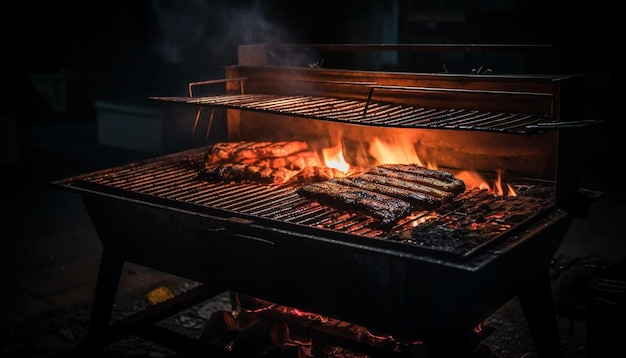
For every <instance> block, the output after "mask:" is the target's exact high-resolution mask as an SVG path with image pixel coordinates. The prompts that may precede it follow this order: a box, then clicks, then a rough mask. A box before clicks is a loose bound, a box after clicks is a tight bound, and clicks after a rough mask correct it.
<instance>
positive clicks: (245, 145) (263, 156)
mask: <svg viewBox="0 0 626 358" xmlns="http://www.w3.org/2000/svg"><path fill="white" fill-rule="evenodd" d="M308 148H309V146H308V144H307V143H306V142H301V141H281V142H245V141H241V142H221V143H216V144H214V145H213V146H212V147H211V149H210V150H209V153H208V155H207V160H206V161H205V163H204V168H202V169H201V170H200V177H201V178H203V179H208V180H226V181H254V182H258V183H263V184H283V183H286V182H288V181H289V180H291V178H293V177H294V176H295V175H296V174H298V173H300V172H302V171H303V170H304V169H305V168H307V167H321V163H320V160H319V158H318V156H317V153H316V152H314V151H310V150H307V149H308ZM310 172H311V171H307V173H308V174H309V175H306V174H303V175H302V176H301V177H300V178H299V180H303V181H304V180H314V179H315V178H320V179H317V180H324V179H321V178H323V175H321V173H318V174H319V175H317V176H315V175H313V174H311V173H310Z"/></svg>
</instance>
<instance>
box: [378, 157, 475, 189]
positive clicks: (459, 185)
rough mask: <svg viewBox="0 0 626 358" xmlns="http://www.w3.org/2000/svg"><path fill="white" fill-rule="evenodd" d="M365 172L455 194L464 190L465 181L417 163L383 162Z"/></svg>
mask: <svg viewBox="0 0 626 358" xmlns="http://www.w3.org/2000/svg"><path fill="white" fill-rule="evenodd" d="M366 173H369V174H377V175H381V176H385V177H388V178H396V179H400V180H403V181H406V182H411V183H419V184H422V185H425V186H429V187H431V188H434V189H439V190H443V191H447V192H450V193H453V194H455V195H456V194H460V193H462V192H464V191H465V183H464V182H463V181H462V180H460V179H458V178H456V177H455V176H454V175H452V174H451V173H449V172H446V171H443V170H435V169H428V168H426V167H422V166H420V165H417V164H384V165H379V166H376V167H373V168H370V169H368V170H367V172H366Z"/></svg>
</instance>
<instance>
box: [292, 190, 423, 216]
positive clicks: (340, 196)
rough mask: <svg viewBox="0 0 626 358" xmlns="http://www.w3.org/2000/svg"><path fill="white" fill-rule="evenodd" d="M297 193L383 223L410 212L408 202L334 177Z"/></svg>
mask: <svg viewBox="0 0 626 358" xmlns="http://www.w3.org/2000/svg"><path fill="white" fill-rule="evenodd" d="M298 192H299V193H300V194H301V195H302V196H304V197H306V198H309V199H311V200H314V201H317V202H319V203H320V204H322V205H327V206H330V207H334V208H338V209H340V210H351V211H355V212H360V213H363V214H365V215H369V216H372V217H374V218H376V219H378V220H380V222H381V224H382V225H390V224H394V223H395V222H396V221H397V220H398V219H399V218H402V217H405V216H407V215H409V214H410V213H411V204H409V203H408V202H406V201H404V200H400V199H397V198H394V197H391V196H388V195H385V194H381V193H377V192H375V191H371V190H365V189H361V188H358V187H353V186H349V185H344V184H343V183H341V182H339V181H336V180H334V179H333V180H329V181H325V182H317V183H309V184H305V185H303V186H302V187H300V188H298Z"/></svg>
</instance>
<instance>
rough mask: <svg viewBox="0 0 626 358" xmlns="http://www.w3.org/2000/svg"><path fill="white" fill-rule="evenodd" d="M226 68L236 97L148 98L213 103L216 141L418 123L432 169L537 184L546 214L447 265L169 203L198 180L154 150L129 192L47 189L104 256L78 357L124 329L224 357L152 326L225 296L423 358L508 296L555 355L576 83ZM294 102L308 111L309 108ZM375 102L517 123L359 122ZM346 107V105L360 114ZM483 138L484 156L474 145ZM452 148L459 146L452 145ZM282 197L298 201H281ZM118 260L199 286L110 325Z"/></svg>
mask: <svg viewBox="0 0 626 358" xmlns="http://www.w3.org/2000/svg"><path fill="white" fill-rule="evenodd" d="M226 72H227V76H226V77H227V79H226V81H221V82H223V83H226V90H227V92H228V95H229V96H232V95H234V96H239V97H229V98H230V99H228V98H226V97H222V96H220V97H211V99H207V98H202V97H194V95H193V93H192V92H193V91H192V86H191V85H190V88H189V90H190V96H189V97H179V98H155V99H157V100H163V101H170V102H183V103H186V104H191V105H194V106H198V107H199V108H202V109H206V108H220V109H226V110H227V111H228V116H227V125H228V139H229V140H259V139H261V138H263V139H266V140H290V139H293V140H302V139H305V140H306V139H307V138H306V136H308V135H315V134H324V133H326V130H327V128H321V130H320V128H319V124H320V123H328V122H341V124H345V125H357V126H358V127H355V128H363V127H367V128H369V130H371V128H372V127H375V128H376V132H377V133H379V132H381V130H380V129H381V128H383V127H384V128H388V129H389V131H390V132H389V135H390V136H393V135H395V134H396V133H398V132H397V131H411V130H416V132H415V133H413V134H412V135H414V136H415V139H416V140H418V141H419V142H420V143H422V144H425V145H429V144H430V146H431V147H432V148H433V149H434V150H435V152H436V154H439V155H441V157H442V158H443V161H444V162H443V164H444V165H443V166H444V167H450V168H456V169H459V170H461V169H467V168H464V167H463V165H465V164H468V163H469V164H471V166H472V167H473V169H477V170H479V171H484V172H488V171H491V170H493V169H495V168H504V169H505V170H508V171H509V172H511V173H514V174H515V176H518V177H527V178H533V179H537V180H540V181H545V182H548V183H551V185H554V187H555V192H556V195H555V204H556V205H555V206H554V207H551V208H550V210H547V211H546V213H544V215H541V216H537V217H535V218H533V220H532V221H531V222H530V223H528V225H525V226H524V227H523V228H521V229H520V230H517V231H516V232H514V233H511V234H510V235H504V236H503V238H502V239H500V240H498V241H497V242H494V243H493V244H492V245H489V246H488V247H486V248H485V249H483V250H480V251H479V252H476V253H473V254H472V255H469V256H467V257H454V256H447V255H437V254H434V253H433V252H431V251H429V250H419V249H416V250H409V249H404V248H403V247H402V246H401V245H395V244H387V243H386V241H385V240H380V239H378V238H372V237H365V236H363V237H362V236H360V235H358V234H357V235H351V234H345V233H343V232H341V231H340V230H338V231H336V230H328V229H324V228H319V227H315V226H309V225H303V224H301V223H298V222H293V221H289V220H286V221H285V220H280V219H275V218H272V217H268V216H266V215H257V214H255V213H254V212H247V211H246V210H231V209H228V208H226V207H224V208H221V207H220V206H219V205H212V204H211V199H210V198H209V197H207V198H206V199H203V200H197V201H195V202H194V201H189V200H183V199H178V198H183V197H187V196H188V193H191V194H189V195H190V196H193V193H194V192H195V191H196V190H198V188H197V186H195V184H193V183H191V181H193V180H196V178H192V177H193V174H190V172H189V171H187V172H184V171H183V172H177V170H179V168H177V167H171V166H169V164H170V162H171V157H168V156H166V157H163V158H155V159H153V160H150V161H149V163H148V164H147V165H148V166H152V167H155V168H159V167H160V166H162V168H163V170H160V171H159V173H156V172H155V173H154V175H152V176H151V177H152V178H153V179H152V181H150V180H146V181H145V183H144V179H141V180H137V185H136V186H135V185H134V184H133V183H132V181H129V182H128V183H127V182H126V179H124V180H120V183H123V184H119V186H120V187H123V186H124V185H126V184H128V187H123V188H122V189H120V187H117V186H116V185H117V184H116V185H109V184H107V180H109V179H110V178H114V177H115V176H116V175H118V174H119V173H132V172H133V171H135V170H140V168H142V163H137V164H134V163H133V164H131V165H127V166H123V167H120V168H111V169H109V170H106V171H102V172H101V173H90V174H86V175H83V176H78V177H75V178H68V179H64V180H60V181H57V182H55V185H57V186H59V187H61V188H62V189H64V190H69V191H71V192H78V193H79V194H80V195H81V197H82V199H83V201H84V203H85V207H86V208H87V210H88V212H89V214H90V217H91V219H92V222H93V224H94V226H95V228H96V231H97V232H98V235H99V237H100V240H101V241H102V244H103V250H104V251H103V257H102V262H101V267H100V272H99V278H98V284H97V288H96V295H95V297H94V304H93V311H92V320H91V322H90V328H89V337H88V339H87V341H86V342H85V343H84V344H83V345H81V346H80V347H78V348H77V349H78V351H82V350H83V349H88V350H94V349H95V350H97V349H102V348H103V347H104V346H106V345H107V344H109V343H112V342H113V341H114V340H116V339H119V338H122V337H124V336H125V335H128V334H137V335H140V336H143V337H146V338H149V339H155V340H156V341H157V342H158V343H161V344H170V346H171V347H172V348H174V349H178V350H181V351H183V352H184V351H187V352H192V351H193V352H195V351H196V350H201V349H203V350H204V351H206V350H208V351H210V352H212V353H213V354H215V355H216V356H228V355H229V352H226V351H215V349H214V348H215V347H207V346H205V345H203V344H202V343H201V342H196V341H192V340H189V339H187V338H185V337H180V336H177V335H174V336H172V335H170V334H168V333H166V332H164V331H163V330H162V329H160V328H158V327H157V326H155V325H154V323H155V322H156V321H158V320H159V319H161V318H164V317H165V316H166V315H168V314H172V313H175V312H179V311H181V310H183V309H185V308H187V307H189V306H190V305H192V304H195V303H198V302H201V301H202V300H206V299H208V298H210V297H212V296H214V295H216V294H218V293H221V292H223V291H225V290H230V291H233V292H238V293H242V294H246V295H250V296H254V297H258V298H261V299H264V300H268V301H271V302H276V303H279V304H282V305H286V306H291V307H295V308H298V309H302V310H306V311H310V312H314V313H318V314H322V315H327V316H329V317H333V318H336V319H340V320H345V321H347V322H352V323H355V324H360V325H362V326H365V327H368V328H369V329H373V330H378V331H380V332H387V333H390V334H394V335H398V336H401V337H405V338H407V339H414V340H420V341H423V342H425V343H426V345H427V346H428V347H429V349H430V350H431V353H432V356H442V357H446V356H450V355H454V356H462V355H464V354H465V355H468V356H469V355H470V352H471V348H472V344H473V343H472V341H471V339H472V338H473V337H474V336H473V335H472V329H473V328H474V327H476V326H477V325H479V324H481V323H482V322H483V321H484V320H485V319H486V318H487V317H489V316H490V315H491V314H493V313H494V312H495V311H496V310H497V309H499V308H500V307H502V306H503V305H504V304H505V303H506V302H508V301H509V300H510V299H511V298H513V297H515V296H516V295H517V296H519V298H520V302H521V304H522V308H523V310H524V313H525V316H526V320H527V323H528V326H529V329H530V332H531V335H532V337H533V340H534V343H535V349H536V352H537V353H538V355H539V356H541V357H556V356H559V355H560V354H561V353H560V343H559V339H558V331H557V327H556V321H555V315H554V314H555V312H554V309H553V306H552V297H551V290H550V283H549V276H548V269H549V263H550V260H551V259H552V257H553V255H554V253H555V252H556V250H557V248H558V246H559V244H560V243H561V241H562V239H563V237H564V236H565V234H566V232H567V230H568V228H569V225H570V223H571V220H572V211H573V210H572V206H573V202H574V200H573V198H576V197H577V196H578V195H579V187H578V173H577V164H576V160H577V159H578V158H579V155H578V152H577V150H578V149H580V146H579V145H577V144H576V143H578V142H579V141H578V139H579V138H580V135H581V134H580V131H578V130H576V128H577V127H578V125H576V123H574V125H571V124H570V125H568V126H567V127H563V126H562V125H560V124H559V123H570V121H568V120H569V119H570V118H572V116H573V114H575V113H582V112H578V111H577V108H575V107H576V106H573V105H572V104H580V103H582V101H578V98H577V95H578V94H580V91H579V90H578V87H577V85H578V84H580V79H579V78H578V77H577V76H573V77H571V78H570V77H561V76H556V77H550V76H539V77H533V76H509V77H507V76H501V77H497V76H486V77H485V76H454V75H432V74H422V75H419V74H390V73H378V72H362V71H335V70H323V69H302V68H287V69H284V68H277V67H272V66H268V67H256V66H233V67H229V68H227V71H226ZM244 87H245V88H244ZM251 93H252V94H254V93H260V94H261V95H262V98H263V101H260V102H257V103H255V102H252V104H250V102H246V104H242V102H240V100H241V99H246V100H249V99H250V97H249V96H250V94H251ZM277 96H278V97H277ZM285 96H295V97H296V98H295V99H294V98H291V99H289V100H287V102H288V103H294V101H295V102H296V103H298V104H299V105H298V106H297V107H295V108H294V107H290V108H286V107H277V106H276V102H272V101H278V102H279V103H282V99H283V98H284V97H285ZM572 96H573V98H574V99H571V98H572ZM373 97H375V98H377V101H373V100H372V98H373ZM317 100H321V101H322V102H316V101H317ZM302 101H305V102H307V103H308V102H311V103H318V104H313V105H312V107H307V106H302ZM345 101H348V103H346V102H345ZM350 101H356V102H354V103H352V102H350ZM379 101H382V102H379ZM383 102H384V103H386V104H385V106H386V107H385V108H391V109H392V110H397V113H405V112H404V111H409V112H411V111H412V110H414V109H416V110H417V109H419V108H422V107H423V106H425V107H426V108H429V107H433V108H440V109H441V108H444V109H446V110H449V109H454V108H455V107H456V108H459V107H461V108H464V109H467V110H470V111H472V112H471V113H470V114H472V115H474V114H476V115H478V116H479V117H477V118H489V115H490V114H491V113H492V112H494V113H496V115H498V116H500V117H498V118H500V119H501V118H502V114H503V113H513V114H515V113H517V112H524V113H526V114H527V115H524V116H515V115H514V116H513V117H515V118H516V119H515V121H514V122H506V121H505V122H506V123H507V124H505V125H503V126H502V125H501V126H495V124H494V123H489V121H483V120H481V121H478V122H471V125H470V126H468V125H467V124H465V125H460V124H459V123H467V122H463V121H461V118H460V117H454V116H453V117H449V116H447V115H443V116H439V117H437V121H436V123H438V125H436V126H431V125H429V124H428V123H426V122H419V123H421V124H416V123H417V122H415V121H414V120H413V119H412V118H413V117H406V118H404V117H401V116H400V117H394V118H395V119H393V120H389V121H385V118H384V117H376V116H374V117H368V113H369V114H372V113H389V112H388V111H387V110H386V109H381V108H382V107H381V103H383ZM261 103H265V104H266V105H267V106H265V107H263V106H262V105H261ZM319 103H322V104H321V105H320V104H319ZM329 103H330V104H329ZM320 106H323V107H320ZM354 106H356V107H354ZM394 106H396V108H394ZM351 108H359V109H358V111H357V112H358V113H359V114H360V116H359V115H356V116H355V115H353V113H352V112H350V111H352V109H351ZM377 111H380V112H377ZM454 113H457V112H454ZM199 114H200V112H199ZM414 114H415V113H414ZM415 115H418V114H415ZM465 115H466V114H463V116H465ZM481 116H482V117H481ZM504 117H505V118H511V116H509V115H505V116H504ZM462 118H465V117H462ZM519 118H521V124H519V123H520V122H519V121H518V119H519ZM574 119H577V118H574ZM291 121H294V122H298V124H297V125H296V126H295V127H294V128H295V129H294V130H291V131H289V130H285V128H284V127H286V126H285V125H284V124H285V123H287V122H291ZM499 123H502V122H499ZM511 123H513V124H511ZM492 125H493V126H492ZM276 128H281V130H276ZM564 128H567V130H561V129H564ZM572 128H573V129H572ZM356 133H357V136H358V135H360V134H361V133H364V132H360V131H359V130H356ZM433 133H435V135H433ZM273 136H278V138H275V137H273ZM485 143H486V145H487V147H488V148H487V149H485V148H481V147H480V145H481V144H485ZM497 143H499V146H497V145H496V147H495V148H493V146H494V145H495V144H497ZM466 147H467V148H471V150H467V151H464V150H463V149H464V148H466ZM196 154H197V153H196ZM168 172H172V173H174V174H171V175H169V174H167V173H168ZM161 173H162V174H161ZM161 176H162V177H161ZM142 178H143V177H142ZM190 178H191V179H190ZM162 182H168V183H169V184H168V186H167V188H168V190H171V191H172V194H171V195H170V194H168V195H161V194H162V193H161V192H160V189H159V188H158V183H162ZM179 182H180V184H178V183H179ZM185 185H188V186H185ZM150 188H153V189H150ZM239 189H241V188H239ZM151 190H152V191H151ZM220 190H222V188H220ZM243 190H244V191H250V192H251V193H255V192H254V191H253V190H252V189H251V188H245V187H244V188H243ZM255 190H261V192H262V191H263V189H255ZM209 192H210V191H209ZM281 193H284V192H281ZM288 194H289V192H288V190H287V194H277V199H276V200H277V201H279V200H280V199H281V198H282V197H281V195H288ZM233 195H234V194H233ZM251 195H254V194H251ZM286 198H289V199H290V200H296V199H294V196H293V195H292V196H287V197H286ZM207 202H209V204H206V203H207ZM284 202H285V203H284V204H282V205H283V206H286V207H288V206H289V205H290V204H289V200H284ZM203 203H204V204H203ZM251 206H252V207H254V205H251ZM127 261H128V262H133V263H137V264H140V265H144V266H146V267H150V268H154V269H156V270H160V271H163V272H167V273H170V274H174V275H178V276H181V277H185V278H189V279H192V280H196V281H198V282H201V283H202V286H201V289H199V290H197V291H196V290H194V291H193V292H191V293H190V294H188V295H185V296H184V297H180V298H178V297H177V298H175V299H174V300H171V301H166V302H165V303H164V304H162V305H164V306H161V307H162V308H154V309H152V310H150V312H147V313H145V314H140V315H138V316H135V317H130V318H129V319H128V320H125V321H123V322H120V323H116V324H113V325H111V324H110V323H109V319H110V316H111V310H112V306H113V303H114V298H115V291H116V288H117V284H118V282H119V279H120V273H121V270H122V266H123V264H124V262H127ZM157 307H158V306H157ZM181 341H182V343H178V342H181ZM474 344H475V342H474Z"/></svg>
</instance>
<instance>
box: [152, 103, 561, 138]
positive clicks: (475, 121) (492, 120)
mask: <svg viewBox="0 0 626 358" xmlns="http://www.w3.org/2000/svg"><path fill="white" fill-rule="evenodd" d="M151 98H152V99H154V100H159V101H170V102H183V103H189V104H195V105H200V106H208V107H218V108H227V109H239V110H248V111H259V112H267V113H273V114H281V115H293V116H299V117H305V118H311V119H319V120H326V121H333V122H343V123H349V124H359V125H371V126H379V127H402V128H440V129H463V130H478V131H491V132H507V133H522V134H524V133H529V132H533V133H536V132H537V131H538V130H541V129H542V127H543V128H548V127H547V126H545V125H546V124H551V123H556V121H554V120H553V119H552V118H551V116H550V115H547V114H535V113H512V112H499V111H482V110H471V109H435V108H423V107H417V106H409V105H401V104H392V103H383V102H374V101H371V100H367V101H363V100H356V99H342V98H333V97H327V96H303V95H295V96H282V95H271V94H241V95H219V96H206V97H151ZM544 126H545V127H544Z"/></svg>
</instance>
